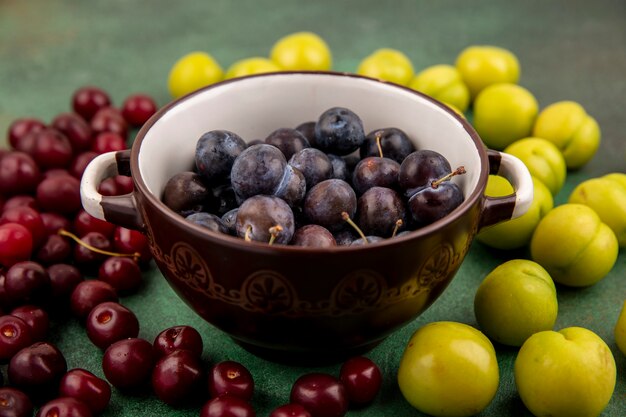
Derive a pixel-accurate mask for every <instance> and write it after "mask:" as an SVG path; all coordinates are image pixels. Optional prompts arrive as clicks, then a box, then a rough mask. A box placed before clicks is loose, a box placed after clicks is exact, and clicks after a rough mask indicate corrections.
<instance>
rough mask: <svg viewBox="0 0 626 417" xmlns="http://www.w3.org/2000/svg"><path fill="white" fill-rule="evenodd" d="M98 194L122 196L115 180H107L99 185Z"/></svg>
mask: <svg viewBox="0 0 626 417" xmlns="http://www.w3.org/2000/svg"><path fill="white" fill-rule="evenodd" d="M98 192H99V193H100V194H102V195H105V196H114V195H120V193H119V192H118V189H117V183H116V182H115V179H114V178H106V179H105V180H103V181H102V182H101V183H100V184H99V185H98Z"/></svg>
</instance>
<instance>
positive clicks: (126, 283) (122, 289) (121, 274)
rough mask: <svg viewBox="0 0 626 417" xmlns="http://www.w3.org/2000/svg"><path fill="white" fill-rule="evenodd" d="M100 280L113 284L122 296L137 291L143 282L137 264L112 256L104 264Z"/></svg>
mask: <svg viewBox="0 0 626 417" xmlns="http://www.w3.org/2000/svg"><path fill="white" fill-rule="evenodd" d="M98 279H99V280H100V281H104V282H108V283H109V284H111V286H112V287H113V288H115V290H116V291H117V292H118V293H119V294H121V295H124V294H128V293H131V292H134V291H137V289H139V287H140V286H141V283H142V282H143V279H142V276H141V269H139V265H137V262H135V261H134V260H133V259H131V258H125V257H120V256H112V257H110V258H108V259H106V260H105V261H104V262H102V265H100V270H99V271H98Z"/></svg>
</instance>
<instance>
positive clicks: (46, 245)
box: [35, 234, 72, 265]
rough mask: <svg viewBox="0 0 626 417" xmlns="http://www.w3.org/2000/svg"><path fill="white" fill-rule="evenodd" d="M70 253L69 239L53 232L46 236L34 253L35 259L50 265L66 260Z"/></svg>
mask: <svg viewBox="0 0 626 417" xmlns="http://www.w3.org/2000/svg"><path fill="white" fill-rule="evenodd" d="M71 255H72V245H71V243H70V241H69V239H67V238H65V237H63V236H61V235H56V234H55V235H49V236H47V237H46V239H45V240H44V242H43V244H42V245H41V246H39V249H38V250H37V252H36V253H35V259H36V260H37V261H38V262H40V263H42V264H44V265H52V264H58V263H61V262H65V261H67V260H68V259H69V258H70V256H71Z"/></svg>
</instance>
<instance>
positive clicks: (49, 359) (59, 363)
mask: <svg viewBox="0 0 626 417" xmlns="http://www.w3.org/2000/svg"><path fill="white" fill-rule="evenodd" d="M66 371H67V362H66V361H65V357H64V356H63V353H61V351H60V350H59V349H58V348H57V347H56V346H55V345H53V344H51V343H47V342H36V343H33V344H32V345H30V346H28V347H25V348H24V349H22V350H20V351H19V352H17V353H16V354H15V355H13V357H12V358H11V361H10V362H9V367H8V369H7V374H8V375H9V381H11V385H12V386H14V387H16V388H18V389H21V390H24V391H25V392H26V394H28V395H29V396H31V398H33V397H36V398H45V397H49V396H51V395H55V394H56V393H57V390H58V387H59V381H60V380H61V377H62V376H63V375H64V374H65V372H66Z"/></svg>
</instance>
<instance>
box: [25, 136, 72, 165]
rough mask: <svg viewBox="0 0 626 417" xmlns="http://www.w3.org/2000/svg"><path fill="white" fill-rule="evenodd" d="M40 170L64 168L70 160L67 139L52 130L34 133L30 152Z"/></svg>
mask: <svg viewBox="0 0 626 417" xmlns="http://www.w3.org/2000/svg"><path fill="white" fill-rule="evenodd" d="M30 154H31V156H32V157H33V159H34V160H35V162H36V163H37V165H38V166H39V168H41V169H42V170H47V169H51V168H65V167H66V166H68V165H69V164H70V162H71V160H72V156H73V151H72V145H71V143H70V141H69V139H68V138H67V137H66V136H65V135H64V134H63V133H61V132H59V131H58V130H56V129H53V128H46V129H43V130H40V131H38V132H37V133H35V142H34V144H33V149H32V151H31V152H30Z"/></svg>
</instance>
